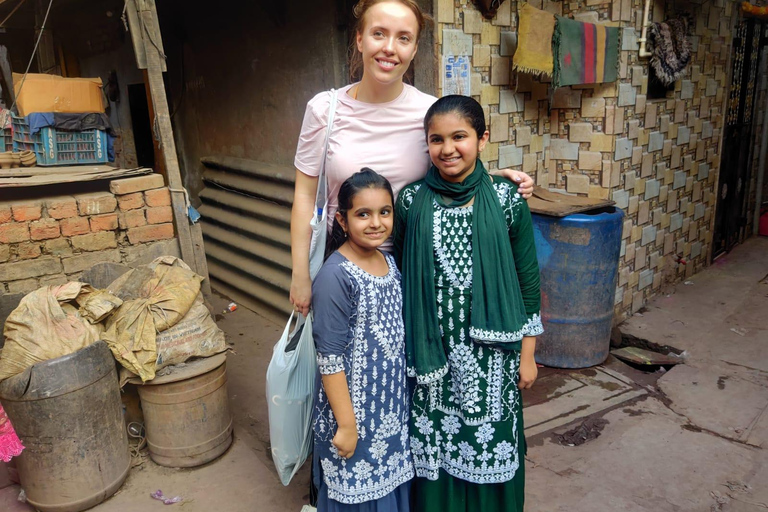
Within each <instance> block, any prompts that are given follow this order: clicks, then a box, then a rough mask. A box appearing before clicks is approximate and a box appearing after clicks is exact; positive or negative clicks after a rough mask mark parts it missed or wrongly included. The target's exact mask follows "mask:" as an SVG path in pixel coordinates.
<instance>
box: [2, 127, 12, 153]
mask: <svg viewBox="0 0 768 512" xmlns="http://www.w3.org/2000/svg"><path fill="white" fill-rule="evenodd" d="M0 136H2V137H1V139H0V140H2V142H1V143H2V146H0V151H13V134H12V133H11V129H10V128H0Z"/></svg>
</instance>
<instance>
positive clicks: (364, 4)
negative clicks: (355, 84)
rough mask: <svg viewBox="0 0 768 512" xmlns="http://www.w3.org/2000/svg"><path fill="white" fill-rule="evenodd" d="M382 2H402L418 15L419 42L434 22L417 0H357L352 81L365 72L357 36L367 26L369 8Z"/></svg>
mask: <svg viewBox="0 0 768 512" xmlns="http://www.w3.org/2000/svg"><path fill="white" fill-rule="evenodd" d="M382 2H396V3H400V4H403V5H404V6H406V7H407V8H409V9H410V10H411V11H412V12H413V15H414V16H416V23H418V25H419V32H418V33H417V34H416V42H417V43H418V42H419V39H420V38H421V34H422V33H423V32H424V30H425V29H426V27H427V25H428V24H430V23H432V17H431V16H430V15H429V14H427V13H425V12H424V11H422V10H421V7H419V4H418V3H417V2H416V0H360V1H359V2H357V4H355V7H354V9H353V10H352V13H353V14H354V15H355V18H356V19H357V21H356V22H355V26H354V29H353V30H352V44H351V45H350V48H349V76H350V79H351V80H352V81H357V80H360V77H361V76H362V72H363V57H362V55H361V54H360V52H359V51H357V46H356V44H355V38H356V36H357V34H358V33H362V32H363V28H364V27H365V15H366V13H367V12H368V9H370V8H371V7H373V6H374V5H376V4H380V3H382Z"/></svg>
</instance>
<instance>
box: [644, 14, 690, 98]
mask: <svg viewBox="0 0 768 512" xmlns="http://www.w3.org/2000/svg"><path fill="white" fill-rule="evenodd" d="M650 28H651V30H650V35H651V37H650V40H651V45H653V51H652V53H651V66H653V70H654V71H655V72H656V76H657V77H658V79H659V80H660V81H661V83H662V84H664V85H666V86H669V85H671V84H673V83H675V82H676V81H677V80H679V79H680V78H682V77H683V75H684V74H685V68H686V67H688V64H689V63H690V62H691V42H690V41H689V40H688V20H687V19H685V17H680V18H675V19H671V20H667V21H665V22H663V23H652V24H651V27H650Z"/></svg>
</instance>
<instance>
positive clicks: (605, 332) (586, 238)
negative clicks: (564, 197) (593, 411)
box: [533, 207, 624, 368]
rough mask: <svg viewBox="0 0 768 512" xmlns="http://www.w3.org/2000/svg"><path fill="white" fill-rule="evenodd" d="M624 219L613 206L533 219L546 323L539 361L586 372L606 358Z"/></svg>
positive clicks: (539, 344) (538, 353)
mask: <svg viewBox="0 0 768 512" xmlns="http://www.w3.org/2000/svg"><path fill="white" fill-rule="evenodd" d="M623 218H624V212H623V211H622V210H620V209H618V208H614V207H608V208H602V209H599V210H595V211H593V212H587V213H579V214H573V215H568V216H566V217H549V216H546V215H539V214H534V215H533V228H534V236H535V239H536V254H537V256H538V259H539V268H540V269H541V314H542V322H543V324H544V334H543V335H541V336H540V337H539V340H538V342H537V344H536V361H537V362H539V363H541V364H543V365H546V366H553V367H556V368H586V367H589V366H594V365H596V364H600V363H602V362H603V361H605V359H606V358H607V357H608V351H609V349H610V343H611V327H612V324H613V307H614V303H615V300H614V299H615V297H616V281H617V278H618V267H619V253H620V251H621V230H622V220H623Z"/></svg>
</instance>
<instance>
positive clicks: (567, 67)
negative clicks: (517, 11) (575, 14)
mask: <svg viewBox="0 0 768 512" xmlns="http://www.w3.org/2000/svg"><path fill="white" fill-rule="evenodd" d="M619 41H620V37H619V29H618V28H617V27H607V26H605V25H596V24H594V23H584V22H581V21H575V20H572V19H570V18H564V17H562V16H557V23H556V24H555V34H554V39H553V40H552V48H553V49H554V55H555V72H554V77H553V78H554V80H553V85H554V86H555V87H563V86H564V85H577V84H600V83H606V82H615V81H616V80H618V79H619V46H620V43H619Z"/></svg>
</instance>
